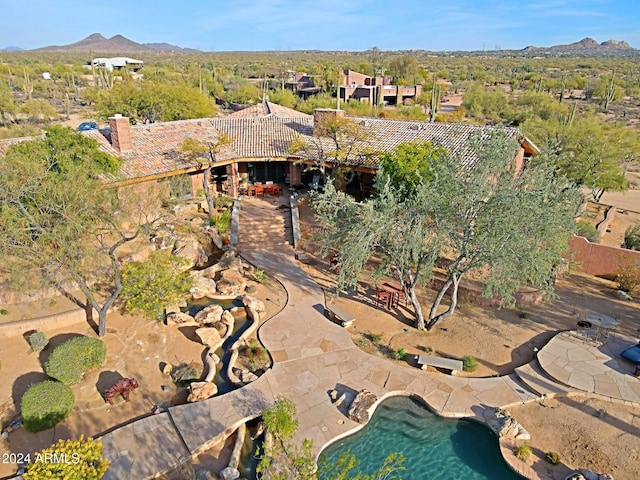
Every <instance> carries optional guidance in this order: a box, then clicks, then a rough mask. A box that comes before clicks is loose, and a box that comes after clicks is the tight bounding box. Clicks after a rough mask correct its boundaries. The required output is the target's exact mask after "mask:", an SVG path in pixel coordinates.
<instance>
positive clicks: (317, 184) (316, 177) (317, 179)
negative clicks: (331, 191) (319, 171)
mask: <svg viewBox="0 0 640 480" xmlns="http://www.w3.org/2000/svg"><path fill="white" fill-rule="evenodd" d="M320 178H321V177H320V175H314V176H313V179H312V180H311V183H309V188H318V187H320Z"/></svg>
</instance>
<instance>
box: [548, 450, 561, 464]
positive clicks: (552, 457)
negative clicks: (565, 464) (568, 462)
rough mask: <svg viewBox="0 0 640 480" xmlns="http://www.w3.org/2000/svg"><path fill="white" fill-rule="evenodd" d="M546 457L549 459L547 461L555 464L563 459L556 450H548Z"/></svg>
mask: <svg viewBox="0 0 640 480" xmlns="http://www.w3.org/2000/svg"><path fill="white" fill-rule="evenodd" d="M545 458H546V459H547V462H549V463H551V464H553V465H558V464H559V463H560V461H561V459H560V455H558V454H557V453H556V452H547V454H546V455H545Z"/></svg>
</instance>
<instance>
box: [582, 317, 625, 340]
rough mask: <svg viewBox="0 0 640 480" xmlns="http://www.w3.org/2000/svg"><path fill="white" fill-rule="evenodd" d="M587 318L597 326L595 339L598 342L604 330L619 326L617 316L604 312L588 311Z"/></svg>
mask: <svg viewBox="0 0 640 480" xmlns="http://www.w3.org/2000/svg"><path fill="white" fill-rule="evenodd" d="M585 320H586V321H587V322H589V323H591V325H593V326H594V327H596V336H595V338H594V341H596V342H597V341H598V339H599V338H600V335H601V334H602V332H604V331H608V330H613V329H614V328H616V327H617V326H618V321H617V320H616V319H615V318H613V317H610V316H609V315H605V314H604V313H595V312H593V313H587V315H586V316H585Z"/></svg>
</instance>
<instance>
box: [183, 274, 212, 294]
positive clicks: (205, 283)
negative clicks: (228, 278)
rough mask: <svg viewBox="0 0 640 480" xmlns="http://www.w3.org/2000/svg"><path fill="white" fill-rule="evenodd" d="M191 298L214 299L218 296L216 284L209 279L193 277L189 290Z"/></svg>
mask: <svg viewBox="0 0 640 480" xmlns="http://www.w3.org/2000/svg"><path fill="white" fill-rule="evenodd" d="M189 293H190V294H191V298H193V299H194V300H199V299H201V298H205V297H206V298H215V297H216V296H217V295H218V292H217V290H216V282H214V281H213V280H211V279H210V278H206V277H201V276H199V275H194V279H193V286H192V287H191V288H190V289H189Z"/></svg>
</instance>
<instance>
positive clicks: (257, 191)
mask: <svg viewBox="0 0 640 480" xmlns="http://www.w3.org/2000/svg"><path fill="white" fill-rule="evenodd" d="M247 195H248V196H249V197H256V198H258V195H262V198H264V187H263V186H262V185H252V186H250V187H249V189H248V194H247Z"/></svg>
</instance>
